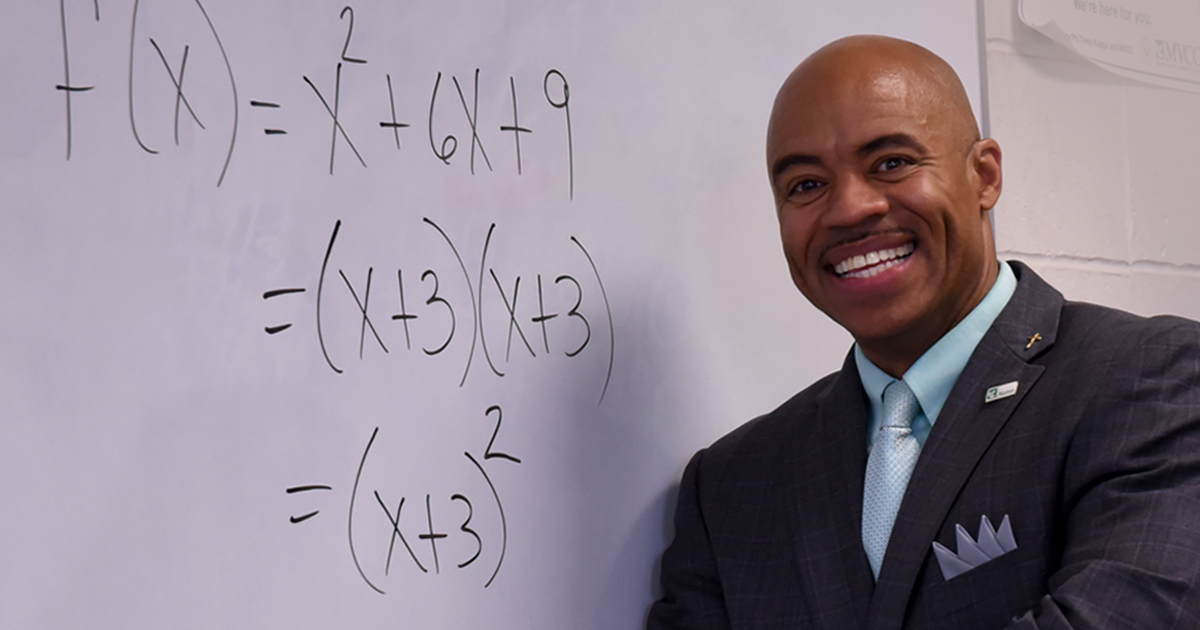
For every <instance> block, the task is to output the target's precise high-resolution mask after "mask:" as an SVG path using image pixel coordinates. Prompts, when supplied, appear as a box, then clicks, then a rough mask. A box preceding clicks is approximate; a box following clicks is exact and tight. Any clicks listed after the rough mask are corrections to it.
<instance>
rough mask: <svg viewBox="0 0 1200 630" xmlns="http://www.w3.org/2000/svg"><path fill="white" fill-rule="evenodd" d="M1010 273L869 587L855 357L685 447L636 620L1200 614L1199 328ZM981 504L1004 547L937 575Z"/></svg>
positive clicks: (804, 625) (803, 623)
mask: <svg viewBox="0 0 1200 630" xmlns="http://www.w3.org/2000/svg"><path fill="white" fill-rule="evenodd" d="M1012 266H1013V270H1014V272H1015V273H1016V275H1017V278H1018V286H1017V289H1016V292H1015V293H1014V295H1013V297H1012V299H1011V301H1010V302H1009V304H1008V305H1007V307H1005V309H1004V311H1003V312H1002V313H1001V314H1000V316H999V317H998V318H997V320H996V322H995V323H994V324H993V325H992V328H991V329H990V330H989V331H988V332H987V334H986V335H985V336H984V338H983V340H982V341H981V342H980V343H979V346H978V347H977V348H976V350H975V353H974V354H973V355H972V357H971V360H970V362H969V363H968V365H967V367H966V369H965V370H963V373H962V375H961V376H960V377H959V379H958V382H957V383H956V384H955V385H954V389H953V391H952V392H951V394H950V398H949V399H948V400H947V402H946V405H945V407H944V408H943V409H942V412H941V414H940V415H939V417H938V419H937V423H936V424H935V425H934V428H933V431H932V432H931V433H930V435H929V439H928V440H927V441H926V443H925V446H924V448H923V450H922V453H921V457H920V460H919V461H918V462H917V466H916V469H915V470H914V471H913V476H912V480H911V482H910V483H909V486H908V490H907V493H906V494H905V497H904V502H903V504H902V505H901V507H900V512H899V514H898V516H897V518H896V524H895V528H894V529H893V531H892V538H891V541H890V542H889V544H888V549H887V555H886V557H885V559H884V562H883V567H882V570H881V573H880V576H879V580H878V583H875V582H874V580H873V579H872V577H871V571H870V568H869V566H868V564H867V558H866V555H865V553H864V552H863V549H862V542H861V533H860V529H861V519H862V490H863V474H864V470H865V468H866V446H865V445H866V443H867V437H866V418H867V414H868V402H867V400H866V395H865V394H864V393H863V389H862V384H861V383H860V381H859V378H858V372H857V370H856V369H855V366H854V358H853V353H851V354H850V355H849V356H848V357H847V359H846V362H845V365H844V366H843V367H842V370H841V371H840V372H838V373H835V374H833V375H830V376H828V377H826V378H825V379H823V380H821V381H819V382H817V383H816V384H814V385H812V386H811V387H809V388H808V389H806V390H804V391H803V392H801V393H800V394H798V395H796V396H795V397H794V398H792V399H791V400H789V401H788V402H786V403H784V404H783V405H782V406H780V407H779V408H778V409H776V410H775V411H773V412H771V413H770V414H767V415H765V416H762V417H760V418H757V419H755V420H753V421H751V422H749V423H747V424H745V425H743V426H742V427H740V428H738V429H737V430H735V431H733V432H732V433H730V434H729V435H727V436H725V437H724V438H722V439H721V440H719V441H718V442H717V443H715V444H714V445H713V446H712V447H710V448H708V449H706V450H704V451H701V452H700V453H697V454H696V456H695V457H694V458H693V459H692V461H691V463H690V464H689V465H688V467H687V470H686V472H685V473H684V476H683V481H682V484H681V487H680V493H679V503H678V506H677V508H676V516H675V540H674V541H673V542H672V544H671V545H670V547H669V548H668V549H667V551H666V552H665V553H664V554H663V558H662V588H663V597H662V599H661V600H659V601H658V602H656V603H655V604H654V606H653V607H652V608H651V610H650V616H649V621H648V628H650V629H652V630H659V629H666V628H681V629H682V628H687V629H691V630H702V629H704V630H707V629H713V630H716V629H726V628H737V629H755V630H759V629H768V628H779V629H784V628H786V629H788V630H804V629H828V630H850V629H871V630H883V629H885V628H891V629H899V628H913V629H921V630H926V629H938V628H955V629H969V630H991V629H997V630H998V629H1000V628H1005V627H1011V628H1076V629H1081V628H1131V629H1137V630H1148V629H1159V628H1200V324H1197V323H1196V322H1192V321H1188V320H1183V319H1179V318H1174V317H1155V318H1150V319H1145V318H1141V317H1137V316H1134V315H1130V314H1128V313H1124V312H1121V311H1116V310H1113V309H1108V308H1104V307H1099V306H1095V305H1090V304H1082V303H1073V302H1065V301H1064V300H1063V297H1062V295H1061V294H1060V293H1058V291H1056V290H1054V289H1053V288H1052V287H1050V286H1049V285H1047V284H1046V283H1045V282H1044V281H1042V280H1041V279H1040V278H1038V277H1037V276H1036V275H1035V274H1034V273H1033V272H1032V271H1030V270H1029V269H1028V268H1027V267H1025V266H1023V265H1021V264H1020V263H1012ZM1035 334H1037V335H1040V339H1037V340H1036V341H1034V342H1033V343H1032V345H1031V344H1030V338H1031V337H1033V335H1035ZM1012 381H1016V382H1017V383H1018V387H1017V392H1016V394H1015V395H1013V396H1010V397H1007V398H1002V399H999V400H995V401H992V402H986V403H985V401H984V396H985V392H986V391H987V390H988V389H989V388H991V387H993V386H996V385H1001V384H1005V383H1010V382H1012ZM983 515H987V516H988V517H989V519H990V520H991V522H992V523H993V524H995V525H996V526H999V525H1000V523H1001V521H1002V519H1003V518H1004V517H1005V516H1008V517H1009V520H1010V523H1011V524H1012V528H1013V533H1014V536H1015V539H1016V543H1017V549H1016V550H1015V551H1012V552H1009V553H1007V554H1005V555H1002V556H1000V557H999V558H997V559H994V560H992V561H990V562H987V563H986V564H983V565H981V566H979V567H977V568H975V569H972V570H970V571H967V572H966V573H963V574H962V575H959V576H958V577H955V578H953V579H950V580H946V579H945V578H944V577H943V574H942V571H941V569H940V568H939V565H938V562H937V559H936V558H935V555H934V553H933V550H932V543H933V542H934V541H938V542H940V543H941V544H943V545H945V546H946V547H948V548H949V549H950V550H956V549H957V548H958V545H957V543H956V537H955V526H956V525H957V524H961V525H962V526H963V527H965V528H966V529H967V531H968V532H969V533H970V534H971V535H972V536H975V535H976V534H977V532H978V528H979V522H980V518H981V516H983Z"/></svg>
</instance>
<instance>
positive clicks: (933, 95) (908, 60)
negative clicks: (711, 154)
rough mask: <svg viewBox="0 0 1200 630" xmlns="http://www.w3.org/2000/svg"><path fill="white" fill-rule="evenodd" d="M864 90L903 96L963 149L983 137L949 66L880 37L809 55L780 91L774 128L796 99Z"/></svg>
mask: <svg viewBox="0 0 1200 630" xmlns="http://www.w3.org/2000/svg"><path fill="white" fill-rule="evenodd" d="M866 90H884V91H887V92H888V93H891V94H896V95H900V96H902V97H903V98H904V99H905V100H906V101H907V104H908V106H910V107H912V108H913V110H914V111H919V112H920V113H921V114H922V115H924V116H928V117H931V118H936V120H937V121H938V124H939V125H941V126H942V127H943V128H944V129H945V130H947V131H948V132H950V133H951V134H952V136H953V138H954V140H955V141H956V142H958V143H961V144H962V145H963V146H964V147H965V146H966V145H969V144H970V143H971V142H974V141H975V140H978V139H979V127H978V125H977V123H976V121H975V114H974V113H973V112H972V111H971V101H970V99H968V98H967V92H966V90H965V89H963V85H962V82H961V81H960V80H959V78H958V74H956V73H955V72H954V69H953V68H951V67H950V64H948V63H946V61H945V60H944V59H942V58H941V57H939V56H937V55H935V54H933V53H932V52H930V51H929V50H928V49H926V48H924V47H922V46H919V45H917V44H914V43H912V42H908V41H905V40H902V39H896V38H893V37H885V36H882V35H854V36H850V37H846V38H843V39H839V40H837V41H834V42H832V43H830V44H827V45H826V46H824V47H822V48H821V49H820V50H818V51H816V52H815V53H813V54H812V55H810V56H809V57H808V58H807V59H805V60H804V61H803V62H802V63H801V64H800V65H799V66H797V67H796V69H795V70H793V71H792V73H791V75H789V76H788V78H787V80H786V81H784V84H783V86H782V87H781V88H780V89H779V94H778V95H777V96H776V98H775V106H774V108H773V109H772V112H771V122H772V124H771V127H772V128H774V127H775V122H776V121H777V120H779V119H781V118H786V117H788V116H790V115H791V113H792V108H793V107H794V105H795V103H796V102H797V101H812V100H818V99H824V100H830V101H832V100H834V98H835V97H836V96H837V95H838V94H839V93H845V92H846V91H853V92H855V93H856V94H855V95H854V96H855V97H861V96H862V92H864V91H866ZM768 134H770V131H768Z"/></svg>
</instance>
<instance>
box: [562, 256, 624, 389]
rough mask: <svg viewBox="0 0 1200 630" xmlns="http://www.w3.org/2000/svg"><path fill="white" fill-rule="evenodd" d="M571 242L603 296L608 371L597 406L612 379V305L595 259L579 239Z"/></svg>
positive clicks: (613, 356) (614, 353)
mask: <svg viewBox="0 0 1200 630" xmlns="http://www.w3.org/2000/svg"><path fill="white" fill-rule="evenodd" d="M571 242H572V243H575V245H576V246H577V247H579V251H581V252H583V255H584V256H586V257H587V260H588V264H590V265H591V266H592V273H593V274H595V276H596V284H598V285H600V295H601V297H603V298H604V312H605V314H606V315H607V316H608V373H607V374H606V375H605V376H604V389H602V390H600V400H599V401H597V402H596V405H597V406H599V405H600V403H602V402H604V395H605V394H606V393H608V383H609V381H611V380H612V371H613V359H614V358H615V357H616V353H617V342H616V336H615V333H614V327H613V318H612V307H611V306H610V305H609V302H608V292H607V291H605V290H604V281H603V280H601V279H600V271H599V270H598V269H596V261H594V260H592V255H591V254H589V253H588V250H587V249H586V248H584V246H583V243H580V242H579V239H577V238H575V237H574V236H572V237H571Z"/></svg>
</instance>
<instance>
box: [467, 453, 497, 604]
mask: <svg viewBox="0 0 1200 630" xmlns="http://www.w3.org/2000/svg"><path fill="white" fill-rule="evenodd" d="M463 455H466V456H467V459H469V460H471V463H472V464H475V467H476V468H478V469H479V474H481V475H483V480H484V481H486V482H487V485H488V487H489V488H491V489H492V496H493V497H495V498H496V507H497V508H499V510H500V559H499V560H497V561H496V569H495V570H494V571H492V577H490V578H488V581H487V583H486V584H484V585H483V588H487V587H489V586H491V585H492V581H493V580H495V579H496V575H497V574H499V573H500V567H501V566H502V565H503V564H504V553H505V551H507V550H508V521H507V520H506V519H505V517H504V505H503V504H502V503H500V493H498V492H496V484H494V483H492V479H491V477H488V474H487V471H486V470H484V469H483V466H481V465H480V464H479V462H478V461H477V460H476V459H475V458H474V457H472V456H471V454H470V453H469V452H463Z"/></svg>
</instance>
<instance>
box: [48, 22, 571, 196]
mask: <svg viewBox="0 0 1200 630" xmlns="http://www.w3.org/2000/svg"><path fill="white" fill-rule="evenodd" d="M192 3H194V8H195V11H179V12H178V13H173V14H171V15H172V19H173V20H175V21H181V22H190V23H191V24H189V25H185V27H184V28H182V29H179V28H170V29H168V28H165V27H163V26H162V25H161V24H156V25H157V26H159V27H161V28H162V30H163V31H164V32H148V31H150V30H151V29H150V28H148V27H147V25H145V24H144V23H143V18H144V15H143V14H144V13H145V12H146V11H145V9H146V6H145V5H155V4H156V3H154V2H151V1H150V0H133V5H132V14H131V15H130V16H129V17H125V16H122V17H121V18H111V17H108V16H107V13H106V15H105V19H106V20H108V19H122V20H125V19H127V20H128V24H129V31H128V32H129V58H128V70H127V72H126V86H124V87H126V88H127V90H126V92H127V103H128V114H129V116H128V118H129V120H128V124H129V127H130V132H131V135H132V138H133V140H134V141H135V142H136V143H137V146H138V147H140V148H141V150H142V151H144V152H146V153H149V154H152V155H157V154H159V153H160V152H161V151H163V150H164V149H163V147H162V146H161V143H158V142H154V141H152V140H150V137H151V136H150V134H149V133H148V130H147V128H146V125H147V124H148V123H147V122H146V120H147V118H151V119H152V120H153V121H155V122H159V124H160V125H165V124H170V125H171V127H172V128H171V129H170V130H169V131H170V132H171V135H173V137H174V144H175V145H179V144H180V127H181V125H183V126H193V127H194V130H196V131H197V132H199V133H214V134H221V135H222V136H223V137H227V138H228V140H227V141H226V145H225V146H226V148H225V150H224V151H223V155H222V156H221V158H220V161H221V163H220V165H219V166H220V168H219V174H218V175H217V176H216V185H217V186H218V187H219V186H221V184H222V183H223V182H224V181H225V178H226V176H227V175H228V174H229V171H230V169H231V165H232V164H234V162H235V159H234V156H235V153H236V149H237V146H238V140H239V137H240V134H241V133H242V132H243V127H245V126H246V125H245V124H244V123H243V118H244V117H245V116H244V112H243V111H242V109H243V107H244V106H249V108H250V109H251V110H252V111H254V112H258V113H256V114H255V115H254V116H251V118H252V119H253V120H255V121H256V122H260V123H261V121H263V120H266V121H268V122H267V123H266V124H265V125H264V126H262V127H261V128H260V130H261V132H262V133H263V134H264V135H265V136H267V137H279V136H285V135H287V134H288V133H289V130H288V129H286V128H282V127H280V126H278V125H277V124H272V123H271V122H270V120H271V114H270V113H269V112H273V111H278V110H280V109H281V108H283V107H284V106H285V104H284V103H281V102H280V101H279V100H278V99H274V98H269V95H255V97H253V98H243V96H242V95H241V94H242V93H243V92H244V86H243V90H241V91H239V84H238V79H237V76H238V73H237V71H236V70H235V68H236V67H237V64H236V63H235V62H237V60H236V59H234V58H233V57H232V56H231V55H230V53H229V51H228V49H227V46H226V43H225V40H224V39H223V38H222V36H221V28H220V25H219V24H218V22H217V21H216V20H214V19H213V17H212V14H211V13H210V12H209V11H208V9H207V8H206V7H205V2H204V0H192ZM59 17H60V21H61V27H62V28H61V40H62V57H63V72H62V76H61V81H55V82H54V88H55V89H57V90H59V91H60V92H62V98H63V108H64V111H65V116H66V124H65V144H66V159H67V160H70V159H71V153H72V143H73V136H74V124H75V123H74V120H75V116H74V112H75V111H76V109H77V108H79V107H84V106H87V103H88V99H94V98H97V97H96V96H95V93H94V92H93V90H95V88H96V87H97V86H96V83H95V82H94V81H91V80H89V78H87V77H80V76H78V74H79V73H78V72H76V73H75V75H74V76H73V75H72V72H71V70H72V63H71V62H72V59H73V55H78V54H81V53H80V52H79V50H78V47H77V46H74V47H73V46H72V45H71V42H72V35H73V34H75V33H77V32H78V31H80V30H81V29H83V28H85V27H86V24H87V23H89V22H92V23H99V22H101V2H100V0H90V1H89V0H59ZM355 18H356V13H355V9H354V7H353V6H351V5H345V6H343V7H342V8H341V9H340V10H339V11H336V12H332V13H331V14H330V15H329V16H328V20H329V24H330V27H331V28H340V29H342V30H344V32H345V37H344V40H343V42H342V46H341V49H340V50H336V49H334V50H330V53H329V55H330V56H329V59H330V61H329V66H328V67H326V68H313V70H312V72H305V73H301V74H300V76H297V77H296V80H297V81H302V82H303V83H304V85H306V86H307V87H308V88H309V90H308V92H309V94H310V98H309V99H308V100H307V102H304V103H287V104H286V106H288V107H303V108H305V111H306V112H310V113H312V114H315V115H316V116H319V117H320V118H318V120H321V121H322V125H323V126H324V129H326V130H327V131H326V133H328V136H329V150H328V165H329V166H328V171H329V174H330V175H333V174H334V172H335V170H336V168H337V165H338V164H339V160H342V159H349V160H351V162H352V163H353V164H357V165H358V167H360V168H368V159H367V158H368V157H370V153H369V151H368V149H367V148H366V145H367V143H371V144H370V147H371V148H373V149H381V148H383V147H388V146H391V145H394V147H395V149H394V150H396V151H400V150H403V147H404V146H405V142H402V137H401V136H402V135H403V134H404V133H407V132H409V131H423V132H424V133H422V134H421V136H423V137H422V138H421V140H422V141H423V142H421V143H419V144H421V145H424V146H426V147H427V149H428V151H429V156H430V157H431V158H432V159H433V160H435V161H437V162H440V163H442V164H444V165H447V166H449V165H450V164H451V162H452V161H457V160H459V159H464V160H465V161H466V163H467V164H468V166H469V169H470V173H471V174H472V175H474V174H475V172H476V168H477V166H479V167H480V168H483V167H486V168H487V169H488V170H489V171H494V170H495V169H496V168H498V165H497V164H493V160H492V157H491V156H490V155H489V153H488V149H487V147H488V146H493V145H494V144H500V143H501V142H503V143H504V144H505V145H506V146H507V147H511V150H510V154H511V161H510V163H511V167H510V168H512V169H514V170H515V172H516V174H517V175H520V174H521V173H522V168H523V165H522V159H523V158H522V155H521V139H522V136H525V135H528V134H532V133H534V131H535V130H534V129H533V128H532V127H531V126H529V125H528V124H527V123H523V122H522V117H521V109H520V103H521V102H524V101H527V100H528V99H529V98H530V96H529V94H527V93H522V92H521V91H519V90H518V89H517V80H516V77H514V76H509V77H507V78H508V82H507V87H508V90H507V91H508V93H509V94H508V96H509V97H510V99H509V100H511V109H510V110H509V111H504V112H496V111H492V112H480V110H479V96H480V70H479V69H478V68H477V69H476V70H475V72H474V75H473V76H468V77H462V78H460V77H458V76H455V75H450V76H444V74H443V73H442V72H441V71H438V72H436V73H433V72H431V73H430V81H429V86H428V88H427V89H428V93H429V99H428V105H429V107H428V110H427V111H420V112H408V111H399V110H398V109H397V104H396V88H395V86H394V85H393V82H392V75H391V73H387V72H384V73H382V76H379V74H376V75H374V76H368V75H366V74H363V73H358V72H356V71H354V70H353V69H354V68H358V67H361V66H365V65H367V64H369V63H371V62H372V61H373V60H372V59H368V58H367V57H366V56H364V55H361V54H359V53H358V52H357V50H356V41H355ZM171 26H176V25H174V24H172V25H171ZM181 33H182V34H181ZM193 40H196V41H193ZM200 44H204V45H205V47H206V49H208V48H211V50H213V51H215V52H214V54H213V57H214V58H213V59H211V60H210V61H211V63H207V64H204V65H202V66H201V68H202V69H201V70H197V69H196V67H197V64H198V63H199V62H198V61H196V56H197V55H198V54H200V53H198V52H196V51H197V50H199V46H200ZM218 58H219V59H218ZM147 59H148V60H149V63H146V60H147ZM189 60H191V65H190V66H189ZM377 63H379V62H377ZM189 69H191V72H190V73H189ZM148 72H157V73H159V75H160V76H157V77H150V76H146V74H147V73H148ZM197 72H207V73H209V75H210V76H208V77H205V78H206V79H209V82H208V83H206V85H210V84H211V83H212V82H218V81H219V82H220V83H223V84H225V86H226V87H227V89H228V100H227V101H225V103H224V105H222V106H221V110H222V111H220V112H217V111H212V110H214V109H216V106H215V105H210V106H209V111H205V110H204V108H203V107H202V106H201V105H199V104H197V103H196V101H197V98H196V94H195V92H194V91H193V90H194V89H196V90H198V89H202V88H199V87H197V88H193V87H192V86H193V85H194V84H195V82H196V81H197V80H200V79H197V78H196V77H195V74H196V73H197ZM350 75H353V76H350ZM151 79H154V80H153V81H152V80H151ZM164 79H165V81H164ZM349 81H358V82H371V81H374V82H377V83H378V86H377V88H378V89H375V90H374V93H375V94H376V96H375V98H376V100H377V103H376V105H377V107H376V108H375V111H377V112H378V115H377V116H376V120H374V121H369V122H364V121H362V120H355V121H353V122H349V121H347V120H345V119H344V118H343V116H342V105H343V99H342V96H343V92H345V91H346V90H344V89H343V88H344V87H345V83H346V82H349ZM145 86H158V87H155V88H153V93H148V91H150V90H151V89H152V88H148V87H145ZM114 87H116V86H114ZM357 87H360V88H361V87H362V84H361V83H360V84H357ZM205 89H210V88H205ZM355 91H356V92H357V93H361V92H363V91H364V90H355ZM118 93H119V90H109V91H108V94H118ZM532 98H533V99H534V101H535V102H536V103H538V104H539V106H541V107H548V108H551V109H552V110H555V111H558V112H561V115H562V122H561V125H560V130H557V131H556V133H558V134H561V136H562V149H561V152H560V153H559V156H556V157H554V158H553V159H561V160H563V161H564V162H565V163H566V174H567V181H566V182H564V184H565V186H564V188H565V189H566V193H567V195H568V197H569V198H570V199H574V196H575V148H574V138H573V131H572V129H571V88H570V84H569V83H568V81H567V77H566V76H565V75H564V74H563V72H561V71H560V70H558V69H555V68H549V69H547V70H546V71H545V72H544V73H543V74H542V76H541V90H540V94H535V95H533V97H532ZM150 110H156V111H157V112H158V113H163V112H165V115H161V116H153V117H148V116H147V115H146V112H147V111H150ZM217 118H219V119H220V121H221V122H222V123H223V125H222V127H221V128H220V129H218V126H217V125H216V124H214V122H213V120H214V119H217ZM161 121H168V122H167V123H163V122H161ZM205 121H208V122H207V123H206V122H205ZM414 127H415V128H414ZM422 127H423V128H424V129H421V128H422ZM447 127H453V128H454V129H455V130H456V131H454V132H447V131H446V130H445V128H447ZM410 128H414V129H410ZM154 131H158V132H163V133H160V134H157V135H158V136H162V135H165V133H166V131H167V130H163V129H155V130H154ZM367 138H369V139H367ZM425 140H427V142H424V141H425ZM485 140H486V144H485ZM347 152H348V155H347Z"/></svg>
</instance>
